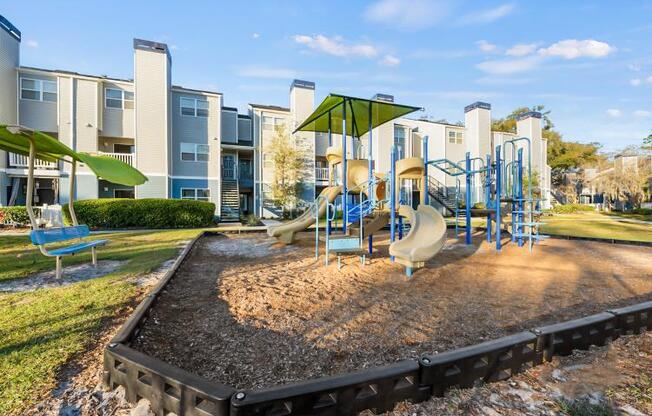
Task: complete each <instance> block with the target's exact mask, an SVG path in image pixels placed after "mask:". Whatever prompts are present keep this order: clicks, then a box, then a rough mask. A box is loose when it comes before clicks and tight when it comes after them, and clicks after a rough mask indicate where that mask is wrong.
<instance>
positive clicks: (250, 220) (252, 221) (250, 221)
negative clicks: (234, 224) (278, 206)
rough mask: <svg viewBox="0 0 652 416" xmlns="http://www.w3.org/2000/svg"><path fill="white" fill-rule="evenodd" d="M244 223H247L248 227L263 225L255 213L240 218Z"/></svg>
mask: <svg viewBox="0 0 652 416" xmlns="http://www.w3.org/2000/svg"><path fill="white" fill-rule="evenodd" d="M241 221H242V222H243V223H244V224H245V225H248V226H250V227H255V226H257V225H263V222H262V221H261V220H260V218H259V217H258V216H257V215H255V214H249V215H247V216H245V217H244V218H242V220H241Z"/></svg>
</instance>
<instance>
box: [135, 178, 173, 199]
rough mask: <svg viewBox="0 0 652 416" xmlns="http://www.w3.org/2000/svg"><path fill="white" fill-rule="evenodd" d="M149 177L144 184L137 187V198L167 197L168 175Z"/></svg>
mask: <svg viewBox="0 0 652 416" xmlns="http://www.w3.org/2000/svg"><path fill="white" fill-rule="evenodd" d="M147 179H148V181H147V182H145V183H144V184H143V185H139V186H137V187H136V198H139V199H140V198H165V196H163V195H165V190H166V188H167V182H168V180H167V177H165V176H152V175H149V176H148V177H147Z"/></svg>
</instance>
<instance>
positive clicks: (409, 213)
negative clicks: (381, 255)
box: [389, 204, 446, 277]
mask: <svg viewBox="0 0 652 416" xmlns="http://www.w3.org/2000/svg"><path fill="white" fill-rule="evenodd" d="M399 213H400V215H402V216H404V217H407V218H408V219H409V220H410V225H411V228H410V232H409V233H408V235H407V236H406V237H405V238H403V239H402V240H398V241H395V242H394V243H392V244H391V245H390V246H389V254H390V255H391V256H394V258H395V259H396V262H398V263H400V264H402V265H404V266H405V267H406V274H407V275H408V277H409V276H411V275H412V270H413V269H414V268H418V267H423V266H424V265H425V263H426V261H428V260H430V259H431V258H433V257H434V256H435V255H436V254H437V253H439V251H440V250H441V249H442V248H443V247H444V244H445V243H446V221H445V220H444V217H443V216H442V215H441V214H440V213H439V212H437V210H435V209H434V208H433V207H431V206H430V205H423V204H422V205H419V207H418V208H417V210H416V211H415V210H413V209H412V208H411V207H409V206H407V205H401V207H400V208H399Z"/></svg>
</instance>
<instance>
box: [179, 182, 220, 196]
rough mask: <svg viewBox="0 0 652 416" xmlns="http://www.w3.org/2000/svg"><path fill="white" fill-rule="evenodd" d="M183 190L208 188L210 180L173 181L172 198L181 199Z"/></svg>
mask: <svg viewBox="0 0 652 416" xmlns="http://www.w3.org/2000/svg"><path fill="white" fill-rule="evenodd" d="M181 188H208V179H172V198H177V199H178V198H181ZM215 197H216V196H214V195H212V194H211V199H213V198H215Z"/></svg>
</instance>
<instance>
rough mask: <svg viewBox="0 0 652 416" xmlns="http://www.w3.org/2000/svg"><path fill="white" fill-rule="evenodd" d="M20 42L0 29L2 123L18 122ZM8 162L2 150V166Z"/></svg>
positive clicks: (2, 187)
mask: <svg viewBox="0 0 652 416" xmlns="http://www.w3.org/2000/svg"><path fill="white" fill-rule="evenodd" d="M19 48H20V42H19V41H18V40H17V39H16V38H14V37H13V36H11V35H10V34H9V33H7V31H5V30H3V29H0V91H2V94H0V123H1V124H15V123H16V121H17V120H16V117H17V116H16V97H17V96H18V95H17V94H18V93H17V91H16V68H18V65H19V59H20V58H19ZM6 164H7V155H6V153H5V152H4V151H2V150H0V168H4V167H5V165H6ZM3 177H4V174H3V173H2V174H0V191H1V192H0V204H4V203H5V202H6V201H5V197H6V195H5V193H6V192H5V191H6V184H5V182H4V181H3Z"/></svg>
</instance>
